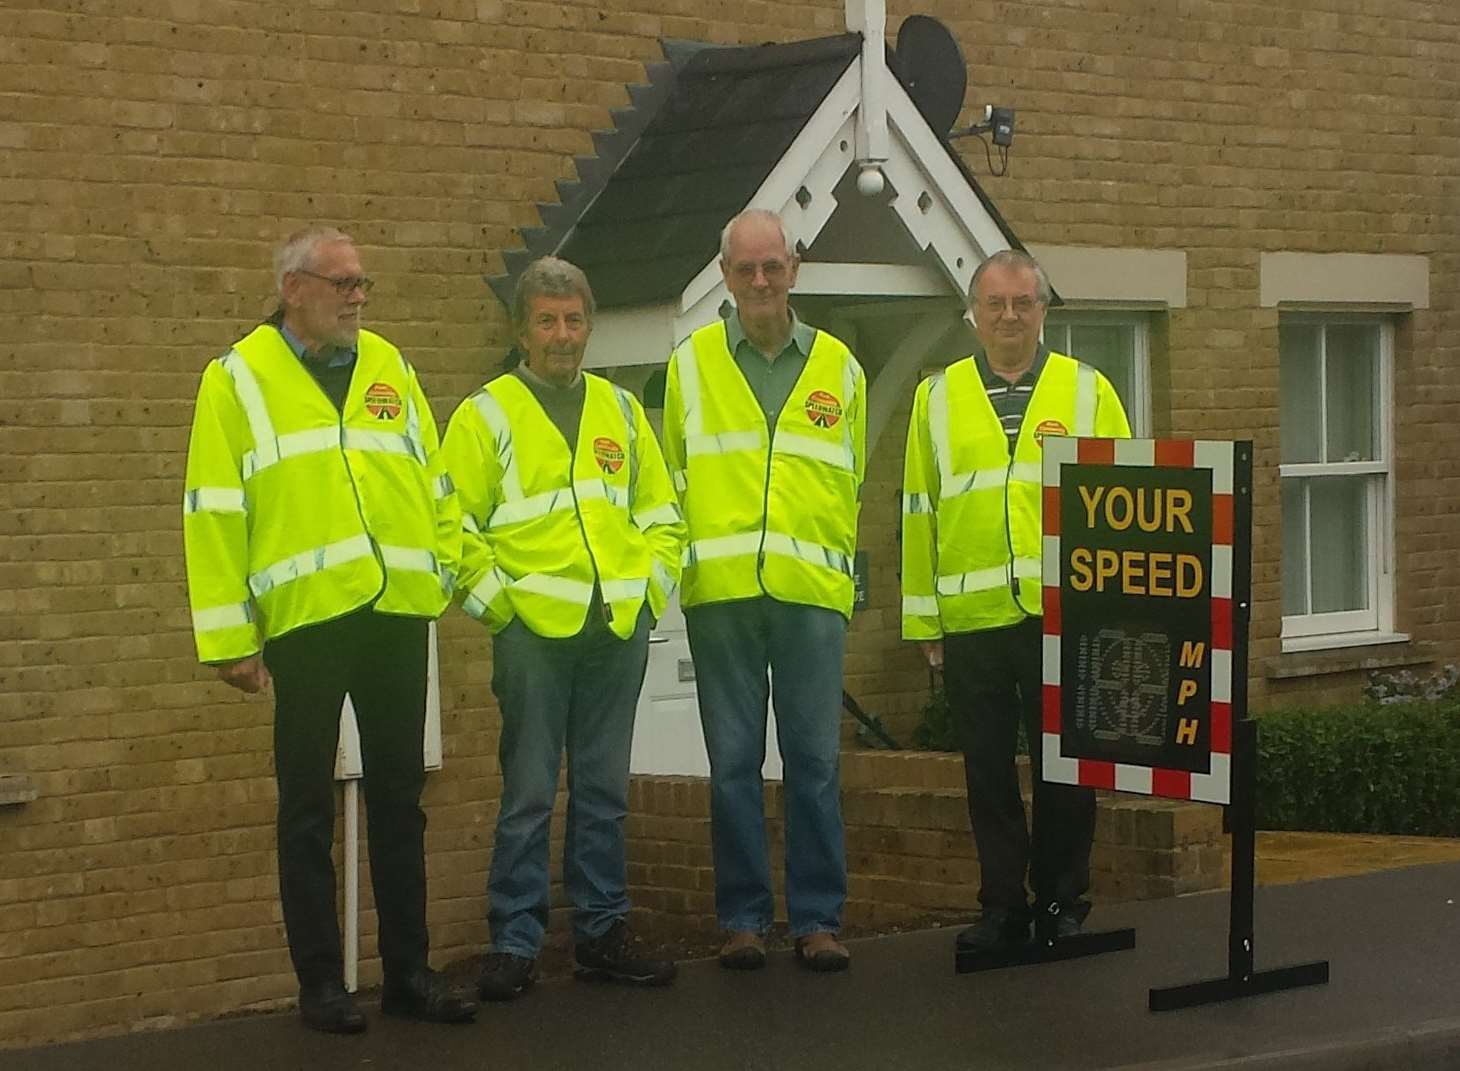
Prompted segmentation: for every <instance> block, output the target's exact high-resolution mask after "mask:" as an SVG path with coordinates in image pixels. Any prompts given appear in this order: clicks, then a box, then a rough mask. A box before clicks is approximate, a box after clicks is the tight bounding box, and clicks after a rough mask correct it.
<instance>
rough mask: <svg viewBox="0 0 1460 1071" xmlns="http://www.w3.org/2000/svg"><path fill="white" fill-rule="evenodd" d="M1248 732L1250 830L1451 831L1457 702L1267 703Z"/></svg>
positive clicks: (1457, 768)
mask: <svg viewBox="0 0 1460 1071" xmlns="http://www.w3.org/2000/svg"><path fill="white" fill-rule="evenodd" d="M1257 734H1258V735H1257V739H1258V751H1259V755H1260V758H1259V761H1258V766H1257V771H1258V773H1257V778H1258V789H1257V820H1258V826H1259V828H1262V829H1297V830H1312V831H1317V832H1334V833H1390V834H1405V835H1411V836H1443V837H1455V836H1460V702H1457V701H1455V700H1453V699H1450V700H1447V701H1442V702H1398V703H1395V702H1390V703H1385V704H1379V703H1364V704H1362V705H1359V706H1352V707H1329V708H1325V709H1319V710H1308V709H1290V710H1273V711H1270V712H1268V713H1265V714H1262V715H1260V716H1259V717H1258V719H1257Z"/></svg>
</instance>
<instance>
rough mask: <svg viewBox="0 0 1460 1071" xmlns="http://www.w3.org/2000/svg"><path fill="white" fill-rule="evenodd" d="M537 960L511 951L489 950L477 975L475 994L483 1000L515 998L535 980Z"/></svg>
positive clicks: (530, 986)
mask: <svg viewBox="0 0 1460 1071" xmlns="http://www.w3.org/2000/svg"><path fill="white" fill-rule="evenodd" d="M536 970H537V960H535V959H529V958H528V957H526V956H514V955H513V954H512V953H511V952H489V953H488V954H487V955H486V957H485V958H483V960H482V972H481V974H479V975H477V996H479V997H481V998H482V999H483V1000H491V1001H497V1002H501V1001H507V1000H516V999H517V998H518V997H520V996H522V994H523V993H526V992H527V991H528V990H529V989H531V988H532V983H533V982H534V981H536Z"/></svg>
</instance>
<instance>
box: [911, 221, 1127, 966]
mask: <svg viewBox="0 0 1460 1071" xmlns="http://www.w3.org/2000/svg"><path fill="white" fill-rule="evenodd" d="M1050 296H1051V294H1050V287H1049V280H1048V279H1046V278H1045V275H1044V271H1043V269H1041V268H1040V267H1039V265H1038V264H1036V263H1035V262H1034V260H1033V259H1031V258H1030V256H1029V255H1028V254H1027V253H1024V252H1021V251H1019V250H1012V249H1011V250H1004V251H1002V252H999V253H995V254H994V255H993V256H991V257H989V259H988V260H986V261H984V262H983V263H982V264H980V265H979V267H978V270H977V271H975V272H974V274H973V280H972V283H971V284H970V287H969V295H968V299H969V303H970V305H971V306H972V309H973V322H974V329H975V331H976V332H977V334H978V339H979V342H980V343H981V344H982V351H981V352H979V353H976V354H974V355H973V356H971V357H966V358H964V359H963V360H961V361H956V362H954V363H953V364H952V365H950V366H949V367H948V368H947V370H946V371H944V372H941V373H939V374H938V375H935V376H932V377H931V378H929V379H926V380H924V381H923V382H922V383H921V384H919V386H918V390H917V394H916V395H915V397H914V399H913V412H912V422H911V426H910V427H909V429H908V434H907V457H906V462H905V465H904V470H903V519H902V634H903V636H904V638H906V639H910V640H917V641H919V642H920V643H921V645H922V648H923V652H924V654H925V655H926V657H927V659H928V661H929V663H930V664H931V665H933V666H942V667H943V681H944V685H945V688H946V691H947V696H948V709H949V712H950V713H951V715H952V717H953V722H954V725H955V727H956V729H957V732H958V735H959V742H960V746H961V748H962V750H963V761H964V772H965V775H966V780H967V782H968V813H969V817H970V819H971V821H972V825H973V837H974V841H975V842H976V843H977V845H978V858H979V867H980V873H981V885H980V888H979V901H980V903H981V904H982V907H983V914H982V916H981V918H980V919H979V920H978V922H977V923H976V924H975V925H973V926H971V927H969V928H968V929H966V930H964V931H963V932H962V933H960V934H959V935H958V948H959V949H960V950H963V951H969V952H985V951H993V950H997V949H1000V948H1005V947H1008V946H1017V945H1021V944H1023V943H1024V942H1026V941H1028V940H1029V933H1030V921H1031V917H1032V916H1031V912H1030V906H1029V899H1028V894H1027V893H1026V891H1025V885H1024V881H1025V873H1026V871H1027V870H1029V869H1030V860H1031V857H1032V859H1033V873H1032V875H1031V877H1032V884H1033V891H1034V908H1035V911H1036V912H1038V914H1039V916H1040V918H1041V920H1042V923H1041V925H1042V926H1043V927H1044V928H1045V932H1046V933H1048V934H1049V935H1050V936H1054V937H1070V936H1073V935H1074V934H1076V933H1078V932H1079V930H1080V928H1081V926H1082V925H1083V923H1084V920H1085V916H1086V914H1087V913H1088V912H1089V904H1088V903H1087V902H1086V901H1085V899H1084V896H1085V892H1086V890H1087V889H1088V888H1089V885H1090V843H1091V840H1092V838H1093V836H1094V831H1095V797H1094V793H1093V792H1092V791H1091V790H1090V789H1088V788H1077V787H1075V786H1071V785H1056V784H1045V783H1044V782H1043V781H1042V780H1041V777H1040V765H1041V761H1040V753H1039V749H1038V748H1037V747H1036V748H1031V749H1030V751H1031V754H1030V762H1031V764H1032V767H1033V780H1034V816H1033V833H1032V837H1031V833H1030V831H1029V830H1027V829H1026V828H1025V820H1024V803H1023V799H1022V797H1021V796H1020V793H1019V778H1018V775H1017V772H1016V770H1015V766H1014V751H1015V746H1016V738H1017V736H1018V727H1019V724H1020V722H1021V721H1022V722H1023V724H1024V728H1025V732H1026V734H1027V739H1029V740H1031V741H1037V740H1039V739H1040V728H1039V727H1040V714H1041V697H1042V686H1041V679H1042V675H1041V658H1042V653H1041V652H1042V650H1043V646H1042V644H1043V640H1042V632H1041V624H1040V620H1041V619H1040V614H1041V612H1042V607H1041V603H1040V598H1041V589H1040V577H1041V568H1040V563H1041V558H1042V551H1041V539H1042V534H1043V530H1042V528H1041V523H1040V510H1041V507H1042V491H1041V463H1042V462H1041V458H1042V452H1041V451H1042V442H1043V439H1044V436H1046V435H1084V436H1091V435H1099V436H1109V437H1121V438H1124V437H1128V436H1129V435H1130V427H1129V425H1128V424H1127V423H1126V418H1125V411H1124V410H1123V409H1122V408H1121V404H1120V399H1119V398H1118V397H1117V396H1116V394H1115V390H1114V388H1113V387H1111V385H1110V383H1109V382H1108V381H1107V380H1106V379H1105V377H1104V376H1102V375H1100V373H1099V372H1097V371H1096V370H1095V369H1094V368H1092V367H1090V366H1089V365H1087V364H1082V363H1080V362H1079V361H1076V360H1075V359H1073V358H1071V357H1066V356H1064V355H1063V354H1059V353H1052V352H1050V350H1049V349H1048V348H1047V347H1045V345H1044V344H1043V343H1042V342H1041V341H1040V333H1041V329H1042V328H1043V326H1044V314H1045V310H1046V308H1047V307H1048V305H1049V301H1050ZM1031 839H1032V842H1033V843H1032V847H1031Z"/></svg>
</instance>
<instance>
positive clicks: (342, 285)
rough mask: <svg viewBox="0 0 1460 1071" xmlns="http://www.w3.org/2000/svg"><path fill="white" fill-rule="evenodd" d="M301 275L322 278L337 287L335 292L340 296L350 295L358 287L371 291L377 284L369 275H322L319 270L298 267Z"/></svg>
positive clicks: (363, 291) (362, 290)
mask: <svg viewBox="0 0 1460 1071" xmlns="http://www.w3.org/2000/svg"><path fill="white" fill-rule="evenodd" d="M298 271H299V274H300V275H307V276H309V277H310V278H311V279H322V280H323V281H324V282H327V283H329V284H330V286H332V287H334V288H335V293H336V294H339V295H340V297H349V296H350V295H351V294H353V293H354V292H355V289H356V288H357V287H358V288H359V290H360V293H362V294H368V293H370V288H371V287H372V286H374V285H375V280H374V279H372V278H370V276H368V275H321V274H319V272H317V271H308V270H306V269H304V268H300V269H298Z"/></svg>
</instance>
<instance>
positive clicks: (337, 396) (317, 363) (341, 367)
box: [278, 320, 358, 412]
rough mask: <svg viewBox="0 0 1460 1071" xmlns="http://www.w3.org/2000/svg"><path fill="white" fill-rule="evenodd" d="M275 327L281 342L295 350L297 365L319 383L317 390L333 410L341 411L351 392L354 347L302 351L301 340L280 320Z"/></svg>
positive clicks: (303, 349) (302, 344)
mask: <svg viewBox="0 0 1460 1071" xmlns="http://www.w3.org/2000/svg"><path fill="white" fill-rule="evenodd" d="M278 328H279V333H280V334H281V335H283V336H284V341H285V342H287V343H288V344H289V348H290V349H291V350H293V351H294V356H295V357H298V358H299V363H300V364H302V365H304V367H305V368H307V369H309V374H310V375H312V376H313V377H314V378H315V380H316V381H317V382H318V383H319V386H320V389H321V390H323V391H324V392H325V394H326V395H327V396H328V397H329V400H330V401H332V402H334V403H335V408H336V409H338V410H340V411H341V412H344V409H345V395H347V394H349V393H350V377H351V376H352V375H353V374H354V372H355V356H356V354H357V352H358V349H357V347H355V346H350V347H348V348H346V347H344V346H330V347H328V348H327V349H324V350H321V351H319V352H316V353H311V352H309V350H307V349H306V348H305V346H304V343H303V341H301V340H300V338H299V337H298V336H297V335H295V334H294V332H293V331H290V330H289V328H287V327H286V326H284V322H283V320H279V321H278Z"/></svg>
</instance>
